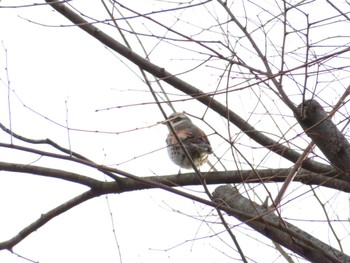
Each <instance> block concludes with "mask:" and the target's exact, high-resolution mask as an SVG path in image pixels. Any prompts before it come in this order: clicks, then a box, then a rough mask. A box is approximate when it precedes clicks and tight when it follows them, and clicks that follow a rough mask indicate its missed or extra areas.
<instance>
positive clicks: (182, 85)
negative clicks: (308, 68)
mask: <svg viewBox="0 0 350 263" xmlns="http://www.w3.org/2000/svg"><path fill="white" fill-rule="evenodd" d="M46 2H47V3H49V4H50V5H51V6H52V8H54V9H55V10H57V11H58V12H59V13H61V14H62V15H63V16H65V17H66V18H67V19H69V20H70V21H71V22H73V23H74V24H75V25H77V26H79V27H80V28H81V29H83V30H84V31H85V32H87V33H88V34H90V35H91V36H93V37H94V38H96V39H97V40H99V41H100V42H101V43H103V44H104V45H106V46H107V47H109V48H111V49H112V50H114V51H115V52H117V53H118V54H120V55H122V56H124V57H125V58H126V59H128V60H130V61H131V62H133V63H134V64H136V65H137V66H139V67H140V68H141V69H143V70H145V71H147V72H149V73H150V74H152V75H154V76H155V77H157V78H159V79H161V80H163V81H165V82H166V83H168V84H169V85H171V86H173V87H175V88H176V89H178V90H180V91H182V92H184V93H186V94H187V95H189V96H191V97H193V98H195V99H196V100H198V101H199V102H201V103H203V104H204V105H206V106H208V107H209V108H211V109H212V110H214V111H215V112H217V113H218V114H219V115H221V116H222V117H224V118H228V119H229V121H230V122H232V123H233V124H234V125H236V126H237V127H238V128H239V129H241V130H242V131H243V132H244V133H245V134H246V135H247V136H249V137H250V138H252V139H253V140H254V141H256V142H257V143H259V144H261V145H262V146H264V147H266V148H267V149H269V150H270V151H273V152H275V153H276V154H279V155H280V156H282V157H284V158H286V159H288V160H290V161H291V162H293V163H295V162H296V161H297V160H298V158H299V156H300V154H299V153H297V152H296V151H293V150H291V149H290V148H288V147H286V146H284V145H282V144H280V143H278V142H276V141H274V140H272V139H271V138H269V137H267V136H265V135H264V134H262V133H261V132H259V131H257V130H256V129H255V128H254V127H253V126H251V125H250V124H248V123H247V121H246V120H244V119H242V118H241V117H240V116H239V115H237V114H236V113H234V112H233V111H231V110H229V109H228V108H227V107H226V106H224V105H223V104H221V103H219V102H218V101H216V100H214V99H213V98H212V95H210V94H206V93H204V92H202V91H201V90H199V89H197V88H195V87H194V86H192V85H190V84H188V83H187V82H185V81H183V80H181V79H179V78H177V77H176V76H174V75H173V74H171V73H170V72H168V71H166V70H165V69H164V68H161V67H158V66H156V65H155V64H153V63H151V62H150V61H148V60H146V59H144V58H143V57H141V56H139V55H138V54H136V53H134V52H133V51H132V50H131V49H129V48H127V47H125V46H124V45H122V44H121V43H119V42H118V41H116V40H115V39H113V38H112V37H110V36H109V35H107V34H105V33H104V32H102V31H101V30H99V29H98V28H97V27H95V26H94V25H92V24H90V23H89V22H88V21H86V20H85V19H83V18H82V17H81V16H79V15H78V14H77V13H75V12H74V11H73V10H71V9H70V8H68V7H67V6H66V5H65V4H62V3H61V2H59V1H57V0H46ZM302 167H303V168H305V169H308V170H310V171H313V172H329V171H331V170H332V167H330V166H329V165H325V164H322V163H319V162H316V161H313V160H311V159H308V160H306V161H305V162H304V163H303V166H302Z"/></svg>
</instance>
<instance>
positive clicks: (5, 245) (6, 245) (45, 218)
mask: <svg viewBox="0 0 350 263" xmlns="http://www.w3.org/2000/svg"><path fill="white" fill-rule="evenodd" d="M99 195H100V194H99V193H98V192H96V191H94V190H89V191H87V192H84V193H82V194H80V195H78V196H76V197H74V198H72V199H70V200H69V201H67V202H65V203H63V204H61V205H59V206H57V207H56V208H54V209H52V210H51V211H49V212H47V213H45V214H42V215H41V216H40V218H39V219H37V220H36V221H34V222H33V223H32V224H30V225H29V226H27V227H25V228H24V229H23V230H21V231H20V232H19V233H18V234H17V235H15V236H14V237H13V238H11V239H9V240H7V241H4V242H0V250H3V249H7V250H10V251H11V250H12V248H13V247H14V246H15V245H17V244H18V243H19V242H21V241H22V240H23V239H24V238H26V237H27V236H28V235H30V234H31V233H33V232H34V231H36V230H38V229H39V228H40V227H42V226H43V225H45V224H46V223H47V222H49V221H50V220H51V219H52V218H54V217H56V216H58V215H60V214H63V213H64V212H66V211H68V210H69V209H71V208H72V207H75V206H77V205H79V204H81V203H83V202H85V201H87V200H89V199H91V198H94V197H96V196H99Z"/></svg>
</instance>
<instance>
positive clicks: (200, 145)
mask: <svg viewBox="0 0 350 263" xmlns="http://www.w3.org/2000/svg"><path fill="white" fill-rule="evenodd" d="M169 122H170V123H171V124H172V126H173V127H174V130H175V132H176V134H177V136H178V137H179V139H180V141H181V142H182V144H183V145H184V147H185V148H186V150H187V152H188V153H189V155H190V156H191V158H192V160H193V162H194V164H195V165H196V166H197V167H199V166H201V165H202V164H204V163H205V162H206V161H207V160H208V155H209V154H210V153H212V148H211V146H210V142H209V140H208V138H207V136H206V135H205V133H204V132H203V131H202V130H201V129H199V128H198V127H197V126H196V125H194V124H193V123H192V121H191V120H190V119H189V118H188V117H187V116H186V115H185V114H184V113H178V112H175V113H173V114H171V115H170V116H169ZM168 128H169V134H168V137H167V139H166V143H167V145H168V154H169V157H170V159H171V160H172V161H173V162H174V163H175V164H177V165H178V166H180V167H181V168H186V169H191V168H192V165H191V162H190V160H189V159H188V157H187V155H186V154H185V152H184V151H183V150H182V148H181V145H180V144H179V142H178V141H177V140H176V137H175V136H174V134H173V132H172V131H171V129H170V127H169V126H168Z"/></svg>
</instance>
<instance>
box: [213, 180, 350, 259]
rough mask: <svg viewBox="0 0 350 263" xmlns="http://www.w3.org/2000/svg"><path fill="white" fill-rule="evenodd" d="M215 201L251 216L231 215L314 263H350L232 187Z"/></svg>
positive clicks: (221, 189) (218, 191)
mask: <svg viewBox="0 0 350 263" xmlns="http://www.w3.org/2000/svg"><path fill="white" fill-rule="evenodd" d="M213 197H214V198H215V199H216V200H217V201H218V202H221V203H223V204H225V205H226V206H228V207H230V208H232V209H233V210H234V211H240V212H243V213H245V214H247V215H250V216H249V218H246V217H244V216H243V217H242V216H241V215H238V214H236V213H235V212H233V213H231V212H230V213H229V214H230V215H232V216H234V217H236V218H237V219H239V220H240V221H242V222H244V223H245V224H247V225H248V226H250V227H251V228H253V229H254V230H256V231H258V232H259V233H261V234H262V235H264V236H266V237H268V238H270V239H272V240H273V241H275V242H277V243H279V244H281V245H282V246H284V247H286V248H288V249H289V250H291V251H293V252H294V253H296V254H298V255H300V256H302V257H304V258H306V259H308V260H310V261H311V262H322V263H335V262H350V257H349V256H347V255H346V254H344V253H342V252H340V251H338V250H336V249H334V248H333V247H331V246H328V245H327V244H325V243H323V242H322V241H320V240H318V239H316V238H314V237H313V236H311V235H310V234H308V233H306V232H304V231H302V230H301V229H299V228H297V227H296V226H294V225H292V224H290V223H287V222H284V221H283V222H281V219H280V218H279V217H278V216H277V215H275V214H274V213H272V212H271V211H268V209H267V208H265V207H263V206H260V205H258V204H257V203H255V202H253V201H251V200H250V199H247V198H245V197H243V196H242V195H240V194H239V192H238V191H237V190H236V189H234V188H233V187H231V186H229V185H223V186H219V187H218V188H216V189H215V191H214V193H213ZM276 226H277V227H276Z"/></svg>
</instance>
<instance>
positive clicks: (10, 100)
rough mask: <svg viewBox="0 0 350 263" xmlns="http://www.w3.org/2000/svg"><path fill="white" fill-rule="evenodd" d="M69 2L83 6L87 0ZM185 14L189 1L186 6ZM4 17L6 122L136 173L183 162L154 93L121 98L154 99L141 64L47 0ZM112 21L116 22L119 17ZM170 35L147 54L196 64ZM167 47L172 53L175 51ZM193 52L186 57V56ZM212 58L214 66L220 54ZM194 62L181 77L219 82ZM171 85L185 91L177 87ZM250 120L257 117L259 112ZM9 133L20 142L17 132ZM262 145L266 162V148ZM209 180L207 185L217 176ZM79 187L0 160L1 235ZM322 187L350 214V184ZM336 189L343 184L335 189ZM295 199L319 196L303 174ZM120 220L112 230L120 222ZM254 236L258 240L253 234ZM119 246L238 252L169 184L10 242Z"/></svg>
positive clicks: (259, 252)
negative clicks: (173, 157)
mask: <svg viewBox="0 0 350 263" xmlns="http://www.w3.org/2000/svg"><path fill="white" fill-rule="evenodd" d="M14 2H16V5H17V4H21V3H27V4H28V1H22V2H21V1H2V2H0V6H5V5H9V4H10V3H11V4H12V5H14ZM73 2H77V4H76V6H80V5H79V4H80V2H81V1H80V2H79V1H73ZM128 2H130V1H126V3H127V4H128V5H129V4H130V5H131V4H134V6H133V8H136V9H137V10H140V11H142V12H148V11H150V10H155V9H158V8H160V7H158V6H157V5H158V4H159V5H165V4H164V3H160V2H159V1H147V3H145V2H144V1H131V3H128ZM126 3H125V4H126ZM89 5H90V3H89ZM81 7H82V8H83V9H82V10H84V11H85V12H87V14H90V15H95V16H96V18H101V17H107V14H106V13H105V11H104V10H103V8H102V5H101V3H100V2H99V1H94V2H93V3H91V5H90V6H89V7H86V6H83V5H82V6H81ZM193 15H194V16H195V15H197V13H193ZM187 16H189V13H188V12H187V13H186V16H185V17H187ZM316 16H317V12H316V13H315V17H316ZM169 19H170V17H169ZM172 19H174V18H172ZM198 19H200V20H203V23H206V21H207V19H205V18H203V17H199V18H198ZM135 24H136V25H135ZM135 24H134V25H135V26H136V29H140V30H145V29H147V27H146V26H144V25H143V24H142V21H141V20H140V23H139V24H138V23H135ZM0 25H1V26H0V40H1V46H0V77H1V82H0V112H1V114H0V122H1V123H3V124H4V125H6V126H7V127H9V126H10V124H11V127H12V129H13V131H14V132H16V133H18V134H20V135H22V136H25V137H27V138H31V139H45V138H50V139H52V140H53V141H55V142H57V143H59V144H60V145H62V146H64V147H67V148H71V149H73V150H74V151H76V152H78V153H80V154H82V155H84V156H86V157H88V158H90V159H92V160H93V161H95V162H97V163H101V164H105V165H110V166H112V167H117V168H119V169H121V170H125V171H128V172H130V173H133V174H135V175H137V176H153V175H166V174H174V173H177V172H178V167H177V166H175V165H174V164H173V163H172V162H171V161H170V160H169V159H168V156H167V152H166V148H165V137H166V134H167V129H166V126H164V125H161V124H159V123H158V122H160V121H162V120H163V118H162V115H161V114H160V113H159V110H158V109H157V107H156V105H154V104H146V105H138V106H135V107H119V106H122V105H129V104H138V103H148V102H152V101H153V99H152V96H151V95H150V94H149V92H148V91H147V86H146V85H145V84H144V82H143V80H142V79H141V78H140V73H139V71H138V69H137V67H135V66H133V65H131V64H130V63H128V62H127V61H126V60H124V59H122V58H121V57H120V56H118V55H116V54H115V53H113V52H111V51H110V50H108V49H107V48H106V47H104V46H103V45H102V44H101V43H99V42H98V41H96V40H95V39H93V38H92V37H91V36H89V35H88V34H86V33H85V32H83V31H82V30H80V29H78V28H75V27H59V25H70V23H69V22H68V21H67V20H66V19H65V18H63V17H62V16H61V15H60V14H58V13H57V12H54V11H53V10H52V8H51V7H50V6H46V5H43V6H36V7H27V8H13V9H11V8H0ZM203 27H204V26H203ZM152 29H153V28H152ZM106 30H111V32H113V29H106ZM113 33H115V32H113ZM118 40H119V41H120V39H118ZM145 45H146V47H147V48H148V50H151V48H152V45H154V44H153V42H147V40H145ZM169 46H170V45H168V46H167V48H157V49H155V51H154V52H153V53H152V54H151V58H152V59H154V61H156V63H158V65H159V66H161V67H165V68H167V69H169V70H170V71H171V72H175V73H178V72H181V71H185V70H186V69H187V68H184V65H188V68H190V67H191V66H190V65H195V64H196V63H197V62H194V61H195V59H193V60H194V61H193V60H191V59H192V57H188V58H187V57H186V54H187V53H186V52H188V51H186V50H181V51H178V50H179V49H176V47H174V49H173V50H170V48H169ZM138 51H139V50H138ZM172 52H173V53H172ZM176 52H179V53H176ZM182 52H183V53H182ZM169 54H177V55H178V57H177V56H175V55H169ZM176 58H179V60H176ZM6 59H7V62H6ZM186 59H189V61H187V62H186ZM186 63H188V64H186ZM212 66H213V68H214V64H213V65H212ZM5 68H7V71H6V70H5ZM191 74H192V73H191ZM191 74H189V75H187V74H184V76H183V78H184V79H185V80H187V81H189V82H190V83H191V84H194V85H197V87H198V88H200V89H208V90H212V89H214V88H215V85H216V83H214V82H213V79H217V78H218V75H217V74H216V73H213V74H211V73H210V68H202V69H201V71H199V73H198V75H197V76H196V77H195V78H194V76H195V75H191ZM193 74H194V73H193ZM7 76H8V78H9V83H10V91H8V82H7V81H8V79H7ZM344 85H345V84H344ZM167 87H168V86H167ZM168 88H169V87H168ZM168 92H170V93H171V92H173V93H175V94H180V93H179V92H178V91H176V90H175V89H172V88H171V89H170V88H169V89H168ZM242 94H243V93H242ZM245 96H246V95H240V96H237V97H234V99H233V100H232V101H234V103H236V104H235V107H236V108H237V110H239V111H241V113H242V114H243V115H244V114H246V115H245V117H247V116H250V113H251V111H250V110H253V109H255V107H256V105H249V101H250V100H249V99H247V100H245V99H244V98H248V97H245ZM177 98H182V97H181V96H178V97H177ZM222 98H224V96H223V97H222ZM242 98H243V100H242ZM334 98H335V96H334ZM332 99H333V98H332ZM236 105H237V106H236ZM175 106H176V108H177V110H178V111H182V110H185V111H188V112H191V113H192V114H194V115H198V116H199V117H201V114H203V112H204V110H205V107H204V106H203V105H200V104H199V103H193V102H192V101H190V102H181V103H177V104H175ZM243 106H246V107H243ZM271 107H274V105H272V106H271ZM109 108H111V109H109ZM166 109H167V113H171V110H170V109H169V108H166ZM97 110H98V111H97ZM9 111H10V112H9ZM214 118H217V119H215V124H216V125H217V126H216V127H217V129H220V128H223V129H225V128H226V126H225V125H226V123H225V122H224V121H223V120H221V119H220V118H218V117H217V116H216V115H210V114H209V115H208V120H213V119H214ZM10 120H11V121H10ZM193 121H194V122H195V123H196V124H197V125H198V126H200V127H201V128H202V129H203V130H204V131H205V132H206V133H207V134H208V135H209V139H210V141H211V142H212V145H213V148H214V150H217V152H220V151H221V152H224V151H225V150H227V149H223V148H222V147H223V146H222V144H221V143H222V140H220V138H219V136H215V135H213V130H212V129H211V128H210V127H209V126H207V125H206V124H205V123H204V122H201V121H200V120H196V119H194V120H193ZM254 121H255V123H259V120H258V119H254ZM271 123H272V122H271ZM67 126H69V127H70V128H71V129H72V130H71V131H70V132H68V131H67V129H66V127H67ZM282 126H283V125H282ZM226 129H227V128H226ZM232 132H233V133H234V134H236V133H237V134H238V133H239V131H238V130H237V129H235V128H232ZM0 141H1V142H5V143H10V142H11V140H10V137H9V136H8V135H7V134H5V133H3V132H0ZM14 142H15V143H18V144H21V143H20V142H19V141H17V140H14ZM41 149H44V150H49V149H50V148H49V147H41ZM241 150H242V152H245V153H246V152H248V153H249V154H250V156H253V157H254V154H253V153H251V149H250V145H248V143H247V144H244V143H242V148H241ZM255 154H256V152H255ZM0 155H1V156H2V158H1V161H5V162H6V161H7V162H14V161H15V162H20V163H25V164H34V165H43V166H48V167H54V168H60V169H68V168H69V170H70V171H75V172H78V173H80V174H84V175H88V176H91V177H94V178H96V179H99V180H104V179H105V178H104V177H103V175H102V174H100V173H98V172H96V171H95V170H93V169H88V168H86V167H83V166H79V165H76V164H72V163H67V162H63V161H58V160H57V161H52V160H48V159H47V158H40V156H36V155H31V154H25V153H18V152H17V151H16V152H15V151H11V150H8V149H2V148H0ZM255 157H256V158H257V159H256V160H257V161H256V162H257V163H259V160H258V159H259V157H258V156H257V155H256V156H255ZM252 159H254V158H252ZM272 163H273V164H275V166H283V167H288V165H290V163H289V162H286V161H284V160H282V159H279V157H277V158H276V157H275V159H273V158H272V157H271V156H267V157H266V160H264V165H265V167H268V165H271V164H272ZM242 166H244V164H242ZM227 167H230V168H236V166H235V164H234V162H233V161H232V160H231V162H230V160H227ZM203 169H204V170H206V169H208V166H207V165H206V166H203ZM209 188H210V190H211V191H212V190H214V189H215V186H210V187H209ZM185 189H186V188H185ZM185 189H184V190H185ZM277 189H278V186H276V185H274V186H273V187H272V188H271V193H273V194H274V193H276V192H277ZM84 190H86V189H85V188H84V187H83V186H81V185H74V184H72V183H69V182H65V181H61V180H56V179H50V178H44V177H39V176H35V175H28V174H15V173H8V172H6V173H5V172H0V205H1V217H0V237H1V240H0V241H4V240H6V239H8V238H10V237H12V236H13V235H15V234H17V233H18V231H20V230H21V229H22V228H24V227H25V226H27V225H28V224H30V223H31V222H33V221H34V220H36V219H37V218H38V217H40V215H41V214H42V213H45V212H47V211H48V210H50V209H52V208H53V207H55V206H57V205H59V204H61V203H62V202H65V201H67V200H69V199H70V198H72V197H74V196H76V195H77V194H79V193H81V192H83V191H84ZM186 190H187V191H189V192H191V193H193V194H198V195H199V196H202V197H205V195H204V194H203V193H202V192H203V191H202V189H201V188H193V187H192V188H190V187H189V188H188V189H186ZM258 191H259V190H258ZM322 194H324V195H323V196H322V197H323V198H324V200H327V201H330V202H334V206H336V207H337V211H344V214H342V216H343V217H342V218H346V216H348V217H349V198H348V196H347V195H341V194H339V195H340V196H338V194H337V193H336V194H334V192H323V193H322ZM299 195H301V197H299V199H298V200H297V201H295V200H294V198H295V197H296V196H299ZM334 195H337V199H335V197H334ZM262 196H266V195H262ZM333 197H334V199H333ZM288 200H290V203H289V204H287V205H286V208H287V207H288V208H291V207H293V206H295V209H290V210H287V209H286V212H285V214H284V216H286V217H294V218H295V217H296V216H295V215H296V214H298V215H299V214H302V215H303V214H304V213H307V212H308V211H305V210H304V208H305V207H313V205H315V200H314V198H313V195H312V193H311V192H308V191H306V190H305V188H301V187H300V185H299V184H295V186H294V188H293V192H292V193H290V194H289V195H288ZM257 201H259V200H257ZM294 201H295V203H293V202H294ZM301 204H302V205H301ZM109 207H110V209H109ZM303 207H304V208H303ZM110 213H111V214H110ZM313 213H314V211H311V215H310V217H309V219H310V220H316V219H318V217H317V216H316V214H315V213H314V214H313ZM228 220H229V222H231V223H232V224H233V225H234V226H235V228H234V232H235V234H236V235H237V237H238V238H239V242H240V243H241V244H242V246H243V250H245V251H249V250H254V251H255V253H251V252H249V253H247V256H252V258H249V260H251V262H272V261H273V260H275V261H274V262H284V261H283V260H282V259H281V258H280V255H279V254H278V253H277V252H275V251H274V249H273V248H272V244H271V242H270V241H268V240H267V239H264V238H261V237H260V235H258V234H256V233H255V232H253V231H251V230H247V227H246V226H244V225H241V224H240V223H239V222H238V221H236V220H234V219H231V218H228ZM298 224H299V225H302V226H304V227H305V228H311V229H310V231H312V233H313V234H315V233H317V232H318V229H323V228H322V225H323V224H325V223H324V222H320V223H318V222H314V223H313V224H312V225H311V227H310V222H309V221H307V222H305V223H304V224H303V223H300V222H298ZM340 229H345V230H344V232H345V234H344V236H343V237H342V238H344V241H343V242H344V245H343V246H344V248H346V249H347V252H348V253H349V247H350V240H349V224H348V223H346V224H345V223H344V225H341V226H340ZM346 229H347V230H346ZM114 231H115V233H116V235H114V234H113V233H114ZM346 231H347V232H346ZM315 235H316V237H319V238H321V237H322V238H326V239H327V238H328V237H329V233H326V232H322V231H320V233H317V234H315ZM115 237H116V238H117V241H118V244H119V247H118V245H117V244H116V241H115ZM258 238H259V240H261V242H257V241H256V239H258ZM251 244H254V247H252V245H251ZM346 244H347V245H348V246H346ZM267 249H268V253H266V251H267ZM118 250H120V253H121V256H122V260H123V262H146V263H147V262H201V263H211V262H240V261H239V258H238V257H237V253H236V252H235V248H234V246H233V244H232V241H230V239H229V237H228V234H227V233H226V232H225V231H224V227H223V226H222V225H221V224H220V222H219V219H218V217H217V216H216V214H215V213H214V212H213V211H212V210H211V209H210V208H208V207H204V206H202V205H200V204H197V203H195V202H193V201H190V200H187V199H184V198H181V197H178V196H175V195H173V194H170V193H167V192H165V191H162V190H149V191H138V192H131V193H123V194H120V195H110V196H108V197H106V196H102V197H99V198H95V199H93V200H90V201H87V202H85V203H84V204H82V205H80V206H78V207H76V208H73V209H71V210H70V211H68V212H67V213H64V214H63V215H60V216H58V217H57V218H55V219H53V220H52V221H50V222H49V223H48V224H46V225H45V226H44V227H42V228H40V229H39V230H38V231H36V232H34V233H33V234H31V235H30V236H29V237H27V238H26V239H24V240H23V241H22V242H21V243H20V244H19V245H17V246H15V248H14V252H16V253H18V254H20V255H22V256H24V257H27V258H29V259H31V260H34V261H38V262H40V263H46V262H47V263H56V262H57V263H58V262H86V263H90V262H91V263H92V262H104V263H109V262H120V258H119V252H118ZM0 262H8V263H14V262H16V263H22V262H28V261H27V260H25V259H21V258H19V257H17V256H16V255H14V254H11V253H10V252H8V251H1V252H0ZM300 262H303V261H302V260H300Z"/></svg>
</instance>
